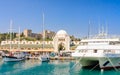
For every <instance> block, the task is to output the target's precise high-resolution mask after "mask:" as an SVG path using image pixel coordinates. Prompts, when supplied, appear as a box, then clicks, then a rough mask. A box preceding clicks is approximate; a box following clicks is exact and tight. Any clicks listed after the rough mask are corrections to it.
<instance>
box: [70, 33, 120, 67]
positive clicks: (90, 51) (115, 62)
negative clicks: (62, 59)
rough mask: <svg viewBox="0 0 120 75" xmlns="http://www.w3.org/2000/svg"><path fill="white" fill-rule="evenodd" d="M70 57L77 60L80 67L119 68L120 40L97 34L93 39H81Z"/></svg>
mask: <svg viewBox="0 0 120 75" xmlns="http://www.w3.org/2000/svg"><path fill="white" fill-rule="evenodd" d="M72 56H73V57H75V58H76V59H77V58H78V60H79V63H80V64H81V65H82V67H91V68H95V67H96V66H99V68H100V69H111V68H114V69H117V68H120V38H115V37H107V36H106V35H105V34H99V35H98V36H96V37H93V38H88V39H82V40H81V42H80V45H79V46H78V47H77V48H76V50H75V52H74V53H72Z"/></svg>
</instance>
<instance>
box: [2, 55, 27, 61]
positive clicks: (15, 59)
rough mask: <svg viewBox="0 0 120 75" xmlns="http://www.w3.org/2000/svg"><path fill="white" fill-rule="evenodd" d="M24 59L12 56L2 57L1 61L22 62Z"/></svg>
mask: <svg viewBox="0 0 120 75" xmlns="http://www.w3.org/2000/svg"><path fill="white" fill-rule="evenodd" d="M24 59H25V58H24V57H21V58H17V57H12V56H3V61H22V60H24Z"/></svg>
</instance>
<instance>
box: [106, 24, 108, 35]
mask: <svg viewBox="0 0 120 75" xmlns="http://www.w3.org/2000/svg"><path fill="white" fill-rule="evenodd" d="M107 35H108V24H107V22H106V36H107Z"/></svg>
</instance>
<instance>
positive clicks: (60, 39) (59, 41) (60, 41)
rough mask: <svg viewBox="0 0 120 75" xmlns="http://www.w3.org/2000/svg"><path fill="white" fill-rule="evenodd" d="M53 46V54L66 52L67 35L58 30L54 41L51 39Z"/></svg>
mask: <svg viewBox="0 0 120 75" xmlns="http://www.w3.org/2000/svg"><path fill="white" fill-rule="evenodd" d="M53 46H54V51H55V52H58V51H60V49H61V50H68V51H69V49H70V37H69V35H68V34H67V32H66V31H64V30H59V31H58V32H57V33H56V35H55V37H54V39H53ZM60 46H61V47H62V48H59V47H60Z"/></svg>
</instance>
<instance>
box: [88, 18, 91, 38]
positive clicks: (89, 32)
mask: <svg viewBox="0 0 120 75" xmlns="http://www.w3.org/2000/svg"><path fill="white" fill-rule="evenodd" d="M90 25H91V23H90V20H89V24H88V39H89V38H90Z"/></svg>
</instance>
